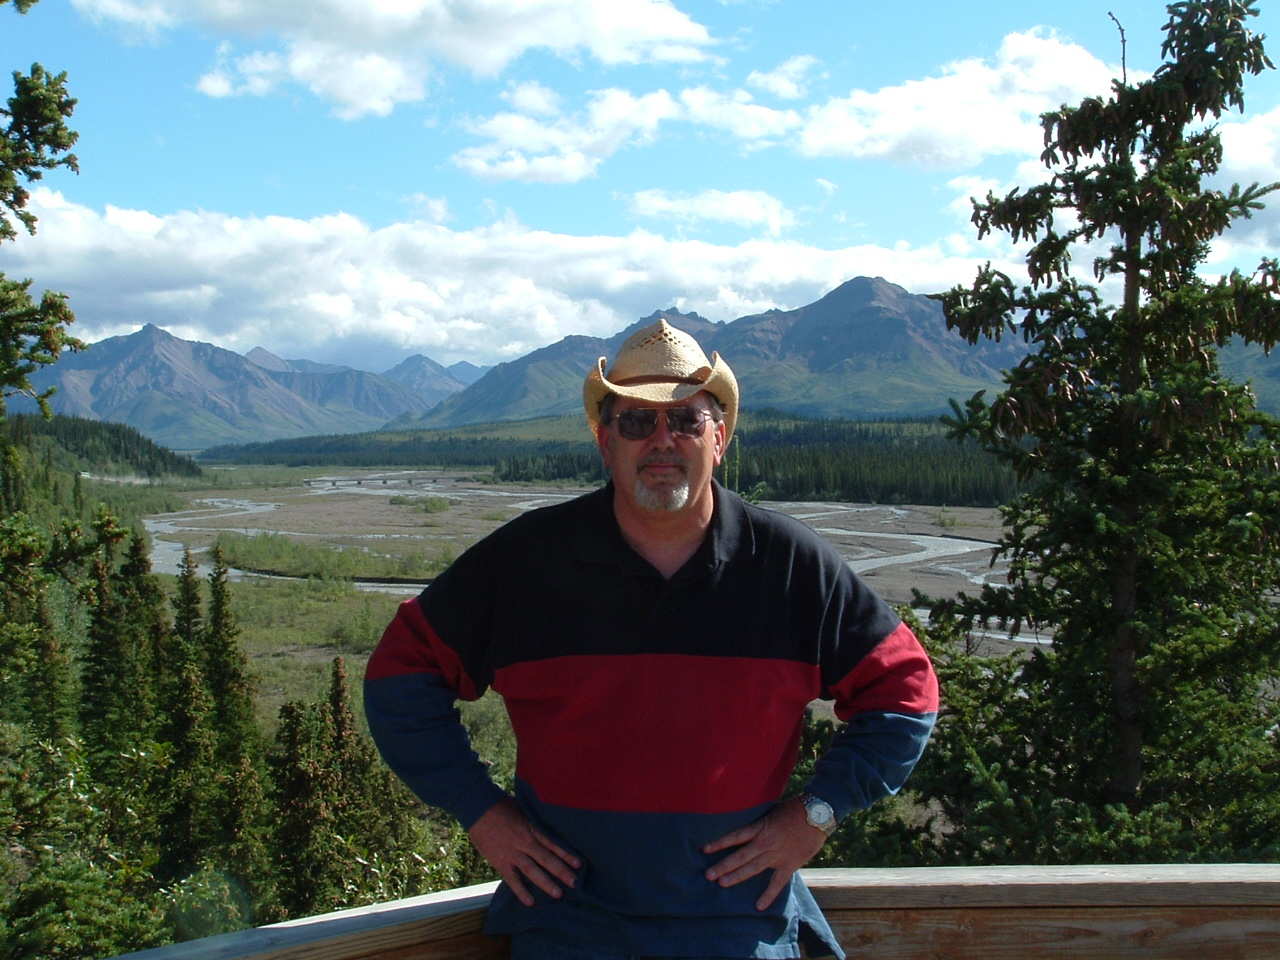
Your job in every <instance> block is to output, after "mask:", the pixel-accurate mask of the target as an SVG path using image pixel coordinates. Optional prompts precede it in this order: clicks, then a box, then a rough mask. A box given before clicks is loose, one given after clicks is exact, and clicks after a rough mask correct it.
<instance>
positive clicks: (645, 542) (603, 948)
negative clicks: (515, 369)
mask: <svg viewBox="0 0 1280 960" xmlns="http://www.w3.org/2000/svg"><path fill="white" fill-rule="evenodd" d="M583 398H584V404H585V407H586V414H587V418H588V420H589V422H590V423H591V426H592V429H593V430H594V432H595V436H596V442H597V444H598V445H599V448H600V454H601V456H602V457H603V458H604V462H605V465H606V467H607V468H608V470H609V473H610V475H611V477H612V480H611V482H610V483H609V484H608V485H607V486H606V487H604V488H603V489H601V490H598V491H596V492H594V493H590V494H587V495H586V496H583V497H579V498H578V499H575V500H572V501H569V502H567V503H563V504H559V505H556V506H552V507H547V508H543V509H541V510H535V511H532V512H530V513H528V514H525V515H524V516H522V517H519V518H517V519H516V520H513V521H511V522H510V523H508V524H507V525H506V526H504V527H502V528H501V529H499V530H498V531H496V532H495V533H493V534H491V535H490V536H489V537H487V538H486V539H484V540H482V541H481V542H480V543H478V544H476V545H475V546H474V547H472V548H471V549H470V550H468V551H467V552H466V553H464V554H463V555H462V556H461V557H459V558H458V560H457V561H456V562H455V563H454V564H453V565H452V566H451V567H450V568H449V569H448V570H447V571H446V572H445V573H444V574H442V575H441V576H440V577H439V578H438V579H437V580H436V581H435V583H433V584H432V585H431V586H429V587H428V588H427V589H426V590H424V591H423V593H422V594H421V595H420V596H419V597H417V598H416V599H414V600H410V601H408V602H406V603H405V604H403V605H402V606H401V608H400V611H399V613H398V614H397V616H396V619H395V620H394V621H393V622H392V623H391V625H390V626H389V627H388V628H387V631H386V633H385V635H384V636H383V638H382V641H381V643H380V644H379V646H378V649H377V650H376V651H375V652H374V654H373V657H372V658H371V659H370V661H369V667H368V672H367V674H366V685H365V705H366V710H367V712H368V715H369V725H370V729H371V730H372V732H373V735H374V739H375V740H376V741H377V743H378V746H379V748H380V749H381V750H382V753H383V755H384V757H385V758H386V760H387V762H388V763H389V764H390V765H391V767H392V768H393V769H394V770H395V771H396V772H397V773H398V774H399V775H400V776H401V777H402V778H403V779H404V780H405V782H406V783H408V785H409V786H410V787H411V788H412V789H413V790H414V791H415V792H417V793H418V795H419V796H420V797H422V799H423V800H424V801H426V802H427V803H429V804H434V805H437V806H440V807H443V808H444V809H445V810H447V811H449V812H450V813H452V814H453V815H455V816H456V817H457V818H458V819H459V820H460V821H461V823H462V825H463V826H464V827H466V828H467V830H468V832H469V834H470V837H471V840H472V842H473V844H474V845H475V847H476V849H477V850H478V851H479V852H480V853H481V854H482V855H483V856H484V857H485V859H486V860H488V862H489V863H490V864H492V865H493V867H494V869H495V870H496V871H497V872H498V874H499V875H500V876H501V877H502V880H503V883H502V884H501V885H500V886H499V888H498V892H497V893H496V894H495V896H494V899H493V903H492V906H491V907H490V912H489V917H488V921H487V924H486V930H487V931H488V932H490V933H509V934H512V956H513V957H514V958H515V960H561V958H583V960H585V958H588V957H590V958H602V960H603V958H608V960H620V958H624V957H625V958H634V957H689V958H712V957H714V958H727V957H739V958H745V957H775V958H780V957H800V956H825V955H828V954H832V953H834V954H836V955H838V956H842V954H841V952H840V948H839V946H838V945H837V944H836V942H835V938H834V936H833V935H832V933H831V930H830V928H829V926H828V925H827V923H826V921H825V920H824V919H823V917H822V915H821V913H820V912H819V910H818V908H817V905H816V904H815V903H814V901H813V898H812V896H811V895H810V894H809V891H808V890H807V888H806V887H805V885H804V883H803V881H802V880H801V879H800V877H799V875H798V874H797V873H796V870H797V869H798V868H799V867H800V866H801V865H803V864H804V863H806V862H807V861H808V860H809V859H810V858H811V857H812V856H813V855H814V854H815V853H816V852H817V851H818V850H819V849H820V848H821V846H822V844H823V842H824V841H825V840H826V838H827V836H828V835H829V834H830V832H831V830H832V829H834V827H835V825H836V822H837V821H838V820H839V819H840V818H841V817H843V816H845V815H846V814H848V813H849V812H850V811H851V810H854V809H857V808H862V807H866V806H868V805H869V804H870V803H872V802H873V801H875V800H876V799H879V798H880V797H883V796H884V795H886V794H889V793H892V792H894V791H896V790H897V789H898V788H899V787H900V786H901V785H902V783H903V781H904V780H905V779H906V777H907V774H908V773H909V772H910V770H911V768H912V766H913V765H914V764H915V762H916V760H917V759H918V758H919V755H920V752H921V751H922V750H923V748H924V745H925V742H926V740H927V739H928V736H929V732H930V730H931V728H932V725H933V718H934V714H935V712H936V710H937V683H936V680H935V678H934V675H933V671H932V668H931V666H930V664H929V661H928V658H927V656H926V655H925V653H924V651H923V650H922V649H921V647H920V645H919V644H918V643H917V641H916V638H915V637H914V636H913V635H912V633H911V631H910V630H909V629H907V627H906V626H905V625H904V624H902V623H901V621H900V620H899V619H898V618H897V617H896V616H895V615H894V614H893V613H892V611H891V610H890V609H889V608H888V607H887V606H886V605H885V604H884V603H883V602H882V601H881V600H879V599H878V598H877V597H876V596H874V595H873V594H872V593H871V591H870V590H868V589H867V588H866V586H865V585H863V584H862V583H861V581H859V580H858V578H857V577H856V576H854V574H853V573H852V572H851V571H850V570H849V568H848V566H847V565H846V564H845V563H844V562H843V561H842V560H841V558H840V557H839V555H838V554H837V553H836V552H835V551H834V550H833V549H832V548H831V547H830V546H829V545H827V544H826V543H825V542H823V541H822V540H821V539H820V538H819V537H817V536H816V535H815V534H814V533H813V532H812V531H810V530H809V528H807V527H805V526H804V525H803V524H801V523H799V522H798V521H795V520H792V519H791V518H788V517H785V516H782V515H780V514H776V513H772V512H769V511H765V510H762V509H759V508H757V507H754V506H751V505H749V504H746V503H744V502H743V501H742V500H741V499H740V498H739V497H737V496H735V495H734V494H732V493H730V492H729V491H727V490H725V489H724V488H723V487H721V486H719V485H718V484H717V483H715V481H714V478H713V471H714V470H715V467H716V466H717V465H718V464H719V463H720V460H721V458H722V457H723V456H724V453H725V449H726V448H727V446H728V443H729V440H730V438H731V437H732V435H733V430H734V426H735V423H736V420H737V415H738V384H737V381H736V380H735V378H734V376H733V373H732V371H730V369H729V367H728V365H727V364H726V363H724V361H723V360H722V359H721V358H720V357H719V356H718V355H716V354H713V355H712V360H711V361H710V362H709V361H708V360H707V358H706V355H705V354H704V353H703V351H702V349H701V348H700V347H699V346H698V344H697V343H696V341H694V339H693V338H692V337H690V336H689V335H688V334H686V333H684V332H682V331H680V330H677V329H675V328H673V327H670V326H669V325H668V324H667V323H666V322H665V321H663V320H659V321H658V322H657V323H656V324H654V325H652V326H650V327H646V328H645V329H643V330H640V331H639V332H638V333H636V334H635V335H633V336H632V337H631V338H630V339H628V340H627V342H626V343H624V344H623V346H622V348H621V349H620V350H619V352H618V356H617V358H616V361H615V363H614V365H613V367H612V368H611V369H610V370H609V371H608V372H607V373H606V371H605V358H603V357H602V358H601V359H600V360H599V362H598V363H597V365H596V368H595V369H593V370H592V371H591V372H590V373H589V374H588V376H587V379H586V383H585V385H584V389H583ZM489 686H492V687H493V688H494V689H495V690H497V691H498V692H499V693H500V694H501V695H502V696H503V698H504V700H505V702H506V706H507V711H508V713H509V714H510V717H511V722H512V727H513V729H514V731H515V736H516V742H517V750H518V756H517V770H516V784H515V797H514V798H512V797H509V796H507V795H506V794H505V793H504V792H503V791H502V790H500V789H499V788H498V787H497V786H495V785H494V784H493V782H492V781H491V780H490V779H489V778H488V776H487V775H486V773H485V768H484V766H483V765H482V764H481V763H480V761H479V760H478V759H477V758H476V756H475V754H474V753H472V752H471V750H470V747H469V744H468V742H467V739H466V734H465V732H464V731H463V728H462V726H461V725H460V723H459V722H458V715H457V713H456V711H455V709H454V701H455V700H456V699H457V698H458V697H462V698H464V699H474V698H476V697H478V696H480V694H481V693H483V692H484V690H485V688H487V687H489ZM818 697H822V698H827V699H834V700H835V701H836V709H837V713H838V714H839V716H840V717H841V718H842V719H844V720H846V721H847V723H846V725H845V726H844V727H843V728H842V730H841V731H840V733H839V734H838V735H837V736H836V737H835V739H834V741H833V743H832V744H831V745H830V746H829V747H828V749H827V751H826V753H825V754H824V756H823V758H822V759H821V760H820V761H819V763H818V765H817V768H816V772H815V775H814V777H813V779H812V780H811V781H810V782H809V784H808V785H807V787H806V791H805V793H803V794H801V795H800V796H796V797H790V798H787V799H781V795H782V793H783V791H784V789H785V787H786V783H787V779H788V776H789V775H790V772H791V770H792V768H793V766H794V764H795V760H796V753H797V746H798V743H799V738H800V733H801V728H802V722H803V715H804V710H805V706H806V704H808V703H809V702H810V701H811V700H813V699H815V698H818Z"/></svg>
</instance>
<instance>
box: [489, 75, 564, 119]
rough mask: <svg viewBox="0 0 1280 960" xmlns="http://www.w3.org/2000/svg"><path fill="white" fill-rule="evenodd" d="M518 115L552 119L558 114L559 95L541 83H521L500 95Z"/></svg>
mask: <svg viewBox="0 0 1280 960" xmlns="http://www.w3.org/2000/svg"><path fill="white" fill-rule="evenodd" d="M502 99H504V100H506V101H507V102H508V103H509V104H511V106H512V107H514V108H515V109H516V111H517V112H519V113H530V114H533V115H534V116H539V117H553V116H555V115H556V114H558V113H559V112H560V95H559V94H558V93H556V92H555V91H554V90H552V89H551V88H550V87H546V86H543V85H542V84H541V83H537V82H532V83H522V84H519V85H517V86H515V87H512V88H511V89H510V90H508V91H506V92H505V93H504V94H503V95H502Z"/></svg>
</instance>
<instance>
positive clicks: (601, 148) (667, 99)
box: [453, 89, 679, 183]
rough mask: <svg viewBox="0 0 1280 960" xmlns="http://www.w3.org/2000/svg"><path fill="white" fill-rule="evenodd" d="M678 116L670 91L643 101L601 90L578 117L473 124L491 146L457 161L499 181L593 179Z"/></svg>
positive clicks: (506, 116) (506, 118) (511, 116)
mask: <svg viewBox="0 0 1280 960" xmlns="http://www.w3.org/2000/svg"><path fill="white" fill-rule="evenodd" d="M677 115H679V107H678V106H677V104H676V103H675V101H674V100H672V98H671V95H670V94H669V93H667V92H666V91H665V90H659V91H657V92H655V93H648V94H645V95H644V96H641V97H637V96H635V95H633V94H631V93H628V92H627V91H625V90H616V89H615V90H599V91H596V92H594V93H593V94H592V95H591V102H590V103H589V104H588V106H587V110H586V112H585V114H584V115H582V116H579V117H560V118H557V119H554V120H550V121H546V120H542V119H539V118H535V117H531V116H527V115H523V114H518V113H500V114H497V115H495V116H493V117H489V118H488V119H486V120H480V121H473V122H472V123H471V124H470V128H471V131H472V132H473V133H475V134H477V135H479V136H481V137H485V138H487V139H488V141H489V142H488V143H484V144H481V145H479V146H475V147H468V148H466V149H465V150H461V151H459V152H458V153H457V154H456V155H455V156H454V158H453V161H454V163H456V164H457V165H458V166H459V167H461V168H462V169H464V170H466V171H468V172H470V173H473V174H475V175H476V176H480V177H488V178H492V179H495V180H526V181H540V182H544V183H574V182H576V181H578V180H583V179H585V178H587V177H590V176H592V175H593V174H594V173H595V172H596V169H597V167H599V165H600V163H601V161H603V160H605V159H606V158H608V157H611V156H612V155H613V154H614V153H616V152H617V151H618V150H620V149H622V148H623V147H625V146H628V145H630V144H637V143H645V142H648V141H649V140H650V139H652V137H653V136H654V134H655V133H656V131H657V129H658V126H659V125H660V124H661V123H662V121H664V120H667V119H670V118H672V117H675V116H677Z"/></svg>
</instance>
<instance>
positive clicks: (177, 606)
mask: <svg viewBox="0 0 1280 960" xmlns="http://www.w3.org/2000/svg"><path fill="white" fill-rule="evenodd" d="M173 606H174V610H173V630H174V634H175V636H176V639H177V640H178V641H181V642H182V643H183V644H185V645H186V647H187V649H188V650H189V651H192V653H190V654H189V656H194V651H195V650H196V648H197V646H198V638H199V636H200V631H201V629H202V623H203V620H202V615H201V612H200V580H199V569H198V567H197V565H196V562H195V560H194V559H192V557H191V548H190V547H183V548H182V563H181V564H180V565H179V566H178V595H177V597H176V598H175V600H174V604H173Z"/></svg>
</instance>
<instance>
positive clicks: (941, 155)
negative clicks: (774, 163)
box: [800, 29, 1119, 168]
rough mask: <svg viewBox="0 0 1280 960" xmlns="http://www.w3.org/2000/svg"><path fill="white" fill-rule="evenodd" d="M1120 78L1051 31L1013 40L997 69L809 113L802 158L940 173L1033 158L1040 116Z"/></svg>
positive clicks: (968, 68)
mask: <svg viewBox="0 0 1280 960" xmlns="http://www.w3.org/2000/svg"><path fill="white" fill-rule="evenodd" d="M1118 73H1119V70H1118V69H1116V68H1114V67H1109V66H1107V65H1106V64H1104V63H1103V62H1102V61H1100V60H1098V59H1097V58H1096V57H1094V56H1093V55H1092V54H1091V53H1089V52H1088V51H1087V50H1085V49H1084V48H1083V47H1081V46H1078V45H1077V44H1073V43H1069V42H1067V41H1064V40H1062V39H1059V38H1058V37H1057V36H1055V35H1054V34H1052V33H1050V32H1045V31H1043V30H1040V29H1036V30H1031V31H1028V32H1026V33H1011V34H1009V35H1008V36H1006V37H1005V38H1004V41H1003V42H1002V43H1001V45H1000V50H999V52H998V53H997V55H996V57H995V60H994V61H993V62H988V61H986V60H981V59H969V60H960V61H957V62H954V63H951V64H948V65H946V66H945V67H944V68H943V69H942V72H941V73H940V74H939V75H937V76H932V77H928V78H926V79H923V80H913V81H909V82H907V83H904V84H901V85H899V86H893V87H882V88H881V89H879V90H875V91H867V90H853V91H851V92H850V93H849V95H848V96H845V97H838V98H833V99H831V100H828V101H827V102H826V103H823V104H820V105H817V106H814V107H811V108H810V109H809V110H808V112H807V114H806V117H805V126H804V129H803V131H802V134H801V138H800V149H801V151H802V152H803V153H805V154H808V155H810V156H845V157H869V156H878V157H888V158H891V159H893V160H895V161H898V162H905V163H912V164H916V165H919V166H924V167H939V168H945V167H967V166H972V165H974V164H976V163H978V162H979V161H980V160H982V159H983V158H984V157H988V156H991V155H995V154H1038V153H1039V151H1040V147H1041V133H1040V127H1039V115H1040V114H1041V113H1043V112H1044V111H1046V110H1052V109H1054V108H1056V107H1058V106H1060V105H1061V104H1063V103H1071V102H1075V101H1078V100H1080V99H1081V98H1082V97H1084V96H1089V95H1095V94H1100V93H1105V92H1106V91H1107V89H1108V85H1109V83H1110V80H1111V78H1112V77H1113V76H1114V75H1116V74H1118Z"/></svg>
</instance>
